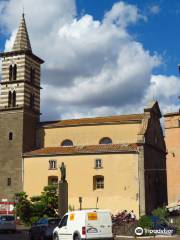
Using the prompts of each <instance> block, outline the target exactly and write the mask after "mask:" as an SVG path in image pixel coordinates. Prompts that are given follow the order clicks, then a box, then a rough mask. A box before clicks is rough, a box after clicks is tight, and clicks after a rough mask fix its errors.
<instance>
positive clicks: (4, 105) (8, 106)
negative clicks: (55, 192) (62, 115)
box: [0, 14, 43, 200]
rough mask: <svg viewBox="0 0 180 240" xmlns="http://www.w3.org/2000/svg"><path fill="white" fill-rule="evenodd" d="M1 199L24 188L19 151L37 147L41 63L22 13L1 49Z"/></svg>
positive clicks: (12, 195)
mask: <svg viewBox="0 0 180 240" xmlns="http://www.w3.org/2000/svg"><path fill="white" fill-rule="evenodd" d="M0 57H1V58H2V79H1V82H0V84H1V96H0V136H1V138H0V166H1V167H0V176H1V177H0V200H1V199H3V198H5V199H8V200H12V198H13V197H14V193H16V192H19V191H22V190H23V164H22V153H23V152H26V151H29V150H32V149H34V148H36V128H37V124H38V123H39V118H40V89H41V87H40V66H41V64H42V63H43V60H42V59H40V58H39V57H37V56H36V55H34V54H33V52H32V49H31V44H30V40H29V36H28V32H27V28H26V22H25V18H24V14H23V15H22V18H21V22H20V25H19V29H18V32H17V35H16V38H15V42H14V45H13V48H12V51H10V52H4V53H0Z"/></svg>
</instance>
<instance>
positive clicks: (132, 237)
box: [115, 235, 179, 239]
mask: <svg viewBox="0 0 180 240" xmlns="http://www.w3.org/2000/svg"><path fill="white" fill-rule="evenodd" d="M177 237H179V235H173V236H168V235H156V236H142V237H138V236H137V237H134V236H125V235H116V236H115V238H129V239H143V238H145V239H147V238H177Z"/></svg>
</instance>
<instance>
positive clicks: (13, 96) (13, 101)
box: [12, 91, 16, 107]
mask: <svg viewBox="0 0 180 240" xmlns="http://www.w3.org/2000/svg"><path fill="white" fill-rule="evenodd" d="M12 106H13V107H15V106H16V91H13V94H12Z"/></svg>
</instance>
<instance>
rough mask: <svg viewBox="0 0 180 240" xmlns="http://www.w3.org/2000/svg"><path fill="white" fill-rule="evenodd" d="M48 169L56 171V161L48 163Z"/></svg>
mask: <svg viewBox="0 0 180 240" xmlns="http://www.w3.org/2000/svg"><path fill="white" fill-rule="evenodd" d="M49 169H50V170H53V169H57V161H56V160H50V161H49Z"/></svg>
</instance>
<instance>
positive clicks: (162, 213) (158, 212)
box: [152, 207, 168, 218]
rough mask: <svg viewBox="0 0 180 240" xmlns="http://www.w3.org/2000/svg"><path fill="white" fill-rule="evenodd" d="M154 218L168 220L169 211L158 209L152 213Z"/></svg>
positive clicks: (164, 208)
mask: <svg viewBox="0 0 180 240" xmlns="http://www.w3.org/2000/svg"><path fill="white" fill-rule="evenodd" d="M152 214H153V216H156V217H160V218H167V217H168V210H167V208H166V207H163V208H156V209H154V210H153V211H152Z"/></svg>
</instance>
